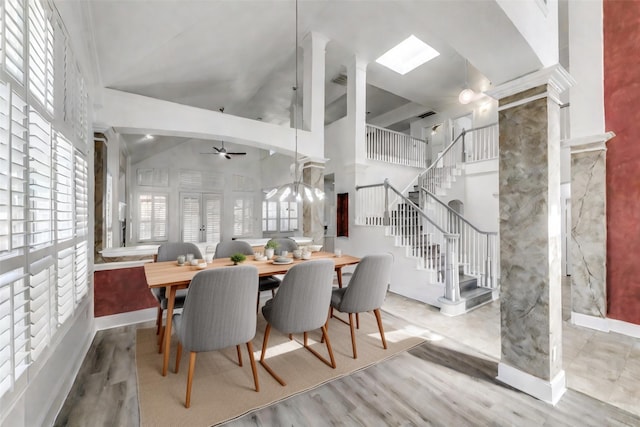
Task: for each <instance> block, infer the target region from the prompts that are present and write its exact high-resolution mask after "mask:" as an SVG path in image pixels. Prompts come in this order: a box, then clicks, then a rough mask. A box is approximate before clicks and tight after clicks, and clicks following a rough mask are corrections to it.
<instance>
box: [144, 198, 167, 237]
mask: <svg viewBox="0 0 640 427" xmlns="http://www.w3.org/2000/svg"><path fill="white" fill-rule="evenodd" d="M138 218H139V221H138V239H139V240H167V195H166V194H150V193H147V194H139V195H138Z"/></svg>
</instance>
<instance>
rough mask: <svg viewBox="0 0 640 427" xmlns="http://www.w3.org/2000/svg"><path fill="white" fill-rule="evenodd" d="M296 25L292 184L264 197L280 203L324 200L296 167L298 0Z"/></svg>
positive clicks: (296, 0) (296, 2)
mask: <svg viewBox="0 0 640 427" xmlns="http://www.w3.org/2000/svg"><path fill="white" fill-rule="evenodd" d="M295 7H296V25H295V47H294V48H295V62H296V64H295V70H296V76H295V86H294V87H293V93H294V105H293V127H294V139H295V155H294V158H293V165H291V166H292V173H293V182H290V183H288V184H284V185H281V186H280V187H278V188H274V189H273V190H271V191H269V192H268V193H267V195H266V199H267V200H278V201H280V202H302V201H303V200H307V201H308V202H316V201H320V200H323V199H324V192H323V191H322V190H320V189H319V188H313V187H311V186H310V185H308V184H305V183H304V182H302V168H301V167H300V166H299V165H298V0H295Z"/></svg>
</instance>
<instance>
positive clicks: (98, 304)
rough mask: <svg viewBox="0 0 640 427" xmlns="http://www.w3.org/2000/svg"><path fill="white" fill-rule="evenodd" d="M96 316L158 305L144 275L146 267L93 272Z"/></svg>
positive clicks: (94, 310)
mask: <svg viewBox="0 0 640 427" xmlns="http://www.w3.org/2000/svg"><path fill="white" fill-rule="evenodd" d="M93 283H94V286H93V301H94V308H93V312H94V316H95V317H101V316H109V315H111V314H118V313H126V312H129V311H136V310H143V309H145V308H152V307H157V306H158V304H157V302H156V300H155V298H154V297H153V295H151V291H150V290H149V287H148V286H147V279H146V278H145V276H144V267H132V268H121V269H116V270H103V271H96V272H94V273H93Z"/></svg>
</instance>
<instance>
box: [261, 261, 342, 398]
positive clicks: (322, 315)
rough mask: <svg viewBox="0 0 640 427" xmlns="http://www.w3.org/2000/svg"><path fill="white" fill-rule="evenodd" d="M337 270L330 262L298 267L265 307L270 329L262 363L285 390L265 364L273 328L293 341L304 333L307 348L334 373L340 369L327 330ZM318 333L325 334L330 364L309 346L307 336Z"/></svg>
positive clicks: (288, 275) (264, 342)
mask: <svg viewBox="0 0 640 427" xmlns="http://www.w3.org/2000/svg"><path fill="white" fill-rule="evenodd" d="M333 269H334V263H333V261H332V260H330V259H320V260H315V261H307V262H305V263H304V264H298V265H294V266H293V267H291V269H289V271H287V274H285V276H284V279H283V280H282V284H280V289H278V293H277V294H276V296H275V297H273V298H272V299H270V300H269V301H267V303H266V304H265V305H264V306H263V307H262V314H263V315H264V318H265V319H266V320H267V327H266V329H265V331H264V341H263V342H262V354H261V355H260V363H261V364H262V366H264V368H265V369H266V370H267V372H269V373H270V374H271V376H272V377H273V378H275V379H276V381H278V382H279V383H280V384H281V385H283V386H284V385H286V383H285V382H284V381H283V380H282V378H280V377H279V376H278V375H277V374H276V373H275V372H274V371H273V369H272V368H271V367H270V366H269V365H267V362H266V361H265V355H266V353H267V344H268V341H269V334H270V332H271V328H272V327H273V328H275V329H277V330H278V331H280V332H282V333H284V334H288V335H289V338H291V337H292V334H296V333H300V332H303V333H304V347H305V348H306V349H307V350H309V351H310V352H311V353H312V354H313V355H314V356H316V357H317V358H318V359H320V360H322V361H323V362H324V363H326V364H327V365H329V366H331V367H332V368H334V369H335V367H336V361H335V359H334V357H333V350H332V349H331V343H330V342H329V335H327V330H326V327H325V323H326V322H327V314H328V312H329V302H330V300H331V286H332V282H333ZM315 329H321V330H322V338H323V340H324V341H325V342H326V346H327V351H328V352H329V357H330V359H331V361H330V362H329V361H328V360H327V359H325V358H324V357H322V356H321V355H320V354H319V353H318V352H316V351H315V350H314V349H313V348H311V347H310V346H309V345H308V336H307V333H308V332H309V331H313V330H315Z"/></svg>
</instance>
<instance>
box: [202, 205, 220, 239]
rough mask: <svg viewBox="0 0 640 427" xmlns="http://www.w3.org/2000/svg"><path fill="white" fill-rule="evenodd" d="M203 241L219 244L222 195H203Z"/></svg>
mask: <svg viewBox="0 0 640 427" xmlns="http://www.w3.org/2000/svg"><path fill="white" fill-rule="evenodd" d="M204 203H205V206H204V209H205V214H204V218H205V241H206V242H219V241H220V239H221V236H220V229H221V227H222V195H220V194H207V195H205V202H204Z"/></svg>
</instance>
